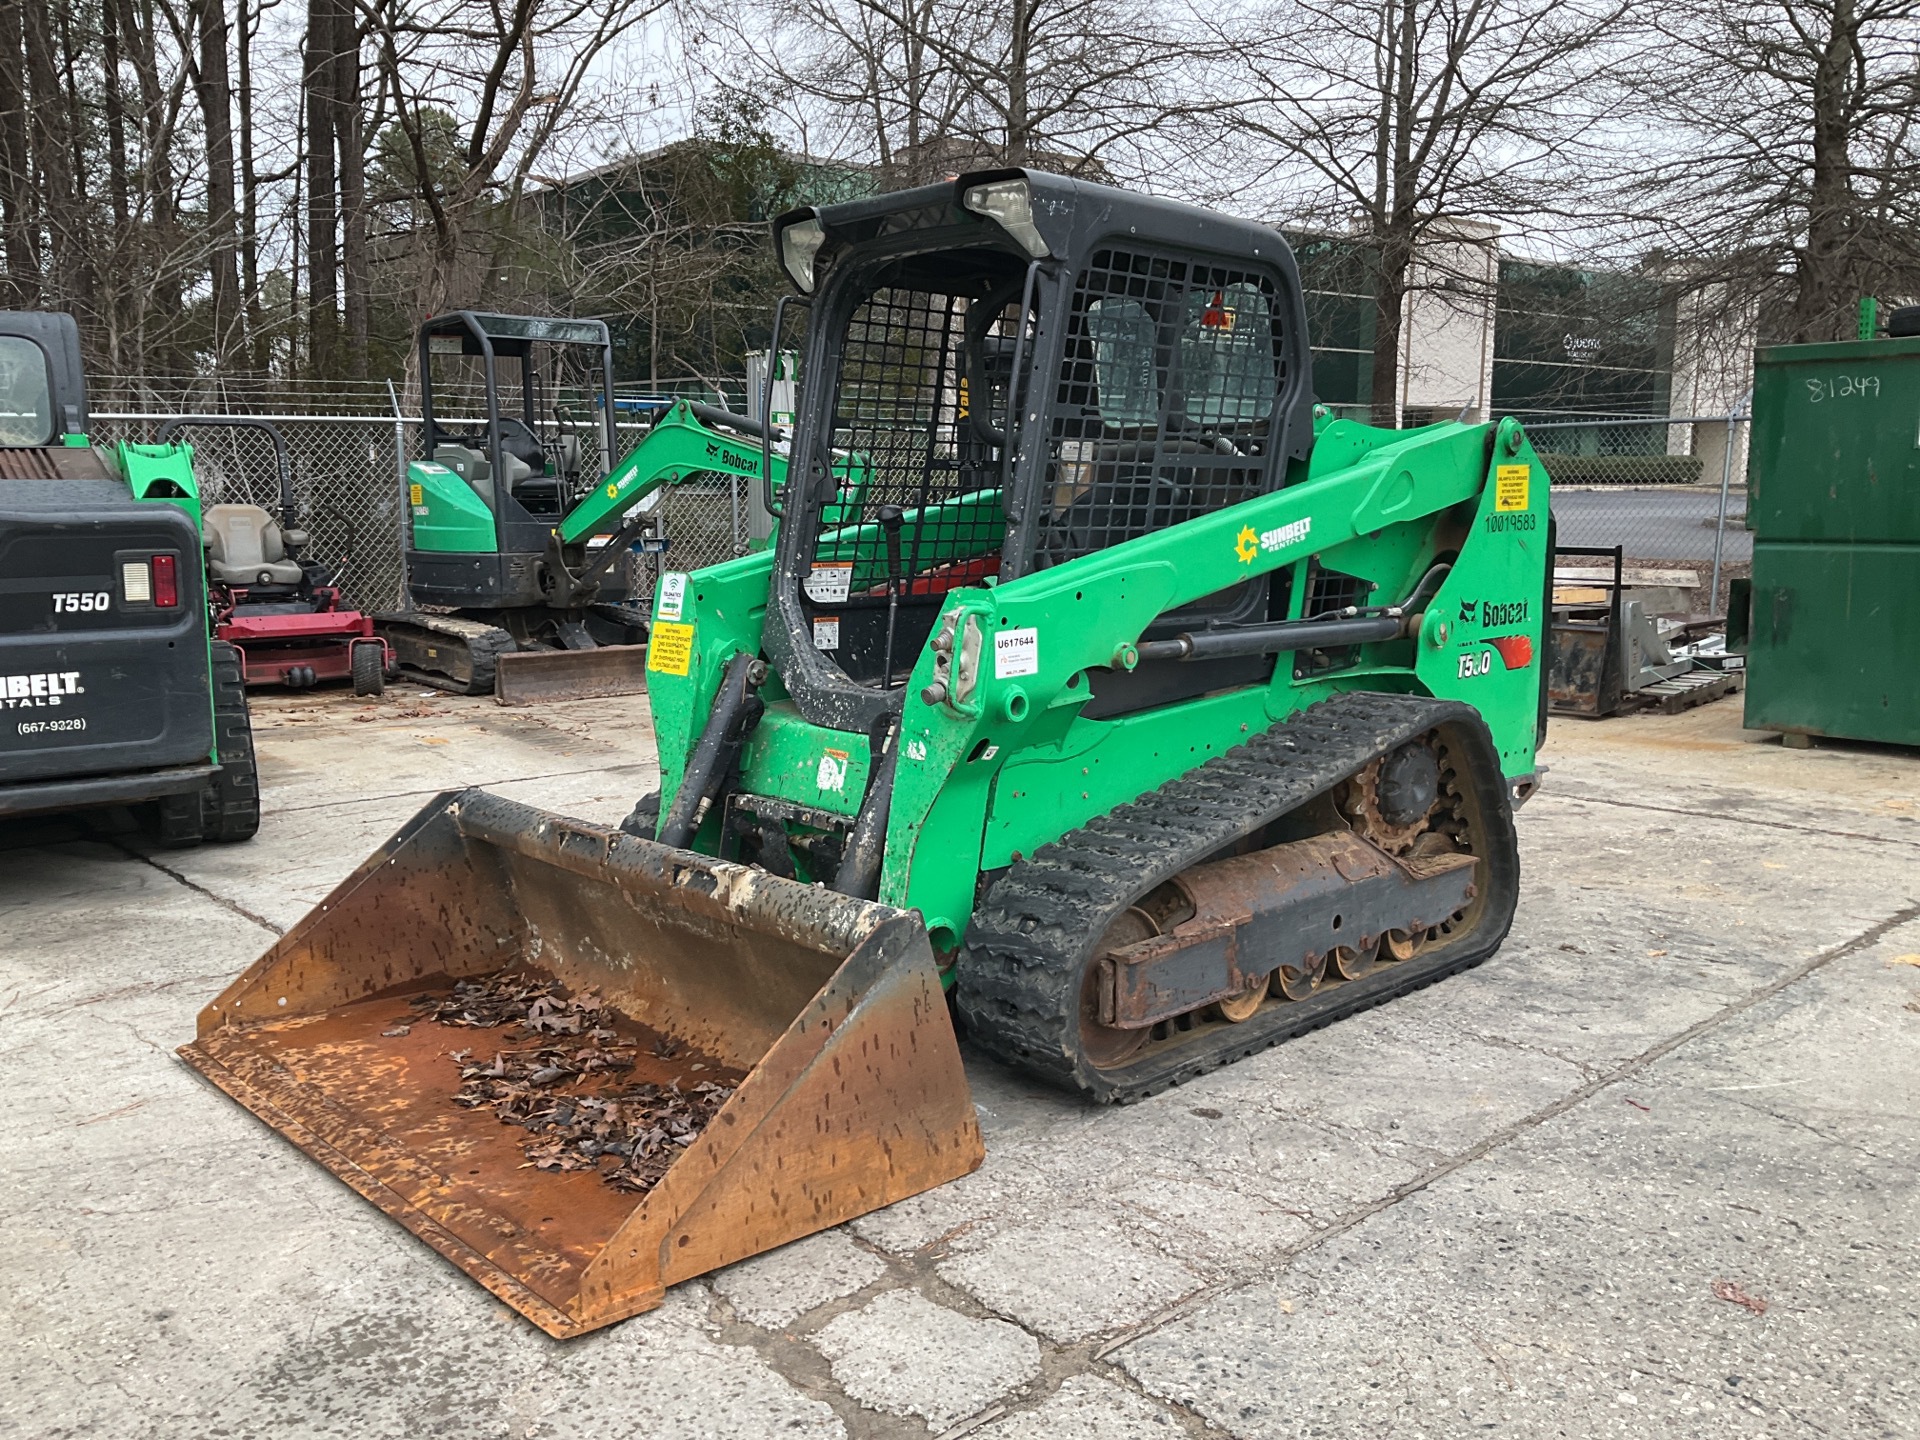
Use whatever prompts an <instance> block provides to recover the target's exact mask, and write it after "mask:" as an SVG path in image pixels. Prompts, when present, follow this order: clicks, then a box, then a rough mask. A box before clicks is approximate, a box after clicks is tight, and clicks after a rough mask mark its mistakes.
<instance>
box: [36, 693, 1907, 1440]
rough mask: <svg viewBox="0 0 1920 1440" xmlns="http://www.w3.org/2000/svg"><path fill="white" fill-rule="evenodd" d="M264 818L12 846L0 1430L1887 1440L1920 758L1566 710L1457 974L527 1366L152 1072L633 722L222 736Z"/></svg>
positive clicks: (593, 813) (635, 754) (603, 795)
mask: <svg viewBox="0 0 1920 1440" xmlns="http://www.w3.org/2000/svg"><path fill="white" fill-rule="evenodd" d="M256 716H257V720H256V724H257V734H258V737H259V748H260V755H261V764H262V772H263V776H264V780H265V794H266V802H267V815H266V823H265V826H264V828H263V829H262V831H261V833H260V835H259V837H258V838H257V839H256V840H254V841H253V842H251V843H250V844H246V845H240V846H231V847H208V848H204V849H199V850H193V851H187V852H166V853H149V852H147V851H146V850H145V849H144V848H143V847H142V846H141V845H139V844H137V843H108V842H104V841H100V840H87V841H75V842H68V843H60V844H44V843H43V844H30V845H23V844H21V842H20V837H19V836H18V835H15V836H13V837H12V840H11V842H9V841H8V839H7V838H6V837H4V836H0V846H4V845H7V844H9V843H11V845H12V847H13V848H9V849H6V850H5V852H4V853H3V854H0V1054H3V1055H4V1057H5V1060H4V1063H5V1074H6V1076H7V1080H8V1087H7V1104H6V1105H5V1106H3V1107H0V1229H3V1230H4V1233H5V1235H6V1237H7V1243H6V1259H5V1263H4V1265H0V1393H4V1394H7V1395H11V1396H12V1397H13V1398H12V1399H11V1400H9V1401H7V1402H6V1403H5V1404H4V1405H0V1436H5V1437H8V1440H14V1437H20V1440H29V1437H30V1440H56V1437H59V1440H69V1437H82V1436H85V1437H122V1436H124V1437H129V1440H132V1437H142V1440H145V1437H175V1436H178V1437H194V1440H197V1437H201V1436H215V1435H226V1436H240V1437H254V1436H272V1437H275V1440H297V1437H314V1436H337V1437H342V1440H347V1437H352V1440H378V1437H394V1440H402V1437H404V1440H418V1437H423V1436H436V1435H438V1436H450V1437H460V1440H467V1437H477V1440H553V1437H569V1436H577V1437H609V1440H612V1437H621V1440H624V1437H631V1436H645V1437H648V1440H931V1437H936V1436H942V1435H948V1434H957V1433H958V1432H959V1431H962V1430H964V1431H965V1432H966V1433H967V1434H968V1436H969V1437H970V1440H1177V1437H1186V1440H1202V1437H1215V1440H1218V1437H1231V1440H1286V1437H1296V1436H1307V1435H1313V1436H1319V1437H1329V1440H1346V1437H1351V1440H1375V1437H1380V1436H1386V1435H1394V1436H1404V1437H1408V1440H1413V1437H1417V1436H1427V1437H1432V1440H1440V1437H1449V1436H1462V1435H1467V1434H1474V1435H1479V1434H1483V1433H1488V1432H1493V1433H1496V1434H1499V1435H1503V1436H1519V1437H1539V1440H1549V1437H1566V1436H1579V1437H1596V1436H1632V1437H1644V1436H1653V1435H1673V1436H1685V1437H1687V1440H1735V1437H1738V1440H1753V1437H1778V1440H1787V1437H1793V1440H1802V1437H1805V1436H1808V1435H1835V1436H1838V1435H1847V1436H1912V1435H1915V1434H1916V1433H1917V1431H1916V1425H1917V1424H1920V1422H1917V1421H1916V1418H1915V1417H1916V1416H1920V1289H1917V1288H1916V1281H1915V1276H1916V1275H1920V1189H1917V1188H1916V1187H1915V1185H1914V1183H1913V1175H1914V1170H1915V1167H1916V1165H1920V968H1916V967H1920V809H1917V807H1920V801H1916V798H1915V797H1916V796H1920V755H1916V754H1914V753H1911V752H1895V751H1890V750H1884V749H1868V748H1864V747H1844V746H1836V747H1828V746H1822V747H1820V748H1816V749H1813V750H1809V751H1789V750H1784V749H1782V748H1781V747H1780V746H1779V745H1778V744H1777V743H1776V742H1774V741H1773V740H1772V739H1771V738H1770V737H1763V736H1759V735H1755V734H1750V733H1746V732H1743V731H1742V730H1741V728H1740V709H1739V701H1738V700H1737V699H1734V700H1726V701H1722V702H1720V703H1718V704H1715V705H1710V706H1707V707H1704V708H1703V709H1700V710H1697V711H1694V712H1692V713H1690V714H1687V715H1682V716H1677V717H1671V718H1662V717H1643V718H1636V719H1631V720H1612V721H1602V722H1597V723H1595V722H1578V721H1573V722H1568V721H1556V722H1555V723H1554V725H1553V727H1552V729H1551V731H1550V733H1549V737H1548V741H1547V746H1546V749H1545V751H1544V752H1543V755H1542V759H1543V761H1544V762H1545V764H1546V766H1547V767H1548V773H1547V774H1546V778H1545V784H1544V787H1543V789H1542V790H1541V791H1540V793H1539V794H1538V795H1537V796H1536V797H1535V798H1534V799H1533V800H1532V801H1531V802H1530V803H1529V804H1528V805H1527V806H1526V808H1525V809H1524V810H1522V811H1521V813H1520V815H1519V817H1518V828H1519V833H1520V840H1521V853H1522V865H1523V887H1522V896H1521V903H1520V907H1519V913H1518V915H1517V917H1516V919H1515V922H1514V926H1513V930H1512V933H1511V935H1510V936H1509V937H1508V940H1507V943H1506V945H1505V947H1504V948H1503V949H1502V950H1501V952H1500V953H1499V954H1498V955H1497V956H1495V957H1494V958H1493V959H1492V960H1491V961H1489V962H1488V963H1487V964H1485V965H1483V966H1482V967H1480V968H1479V969H1477V970H1474V971H1472V972H1470V973H1468V974H1465V975H1461V976H1458V977H1455V978H1453V979H1451V980H1448V981H1446V982H1444V983H1442V984H1440V985H1437V986H1434V987H1432V988H1430V989H1427V990H1424V991H1420V992H1418V993H1416V994H1413V995H1410V996H1408V997H1406V998H1403V999H1401V1000H1396V1001H1394V1002H1393V1003H1392V1004H1390V1005H1388V1006H1386V1007H1385V1008H1383V1009H1380V1010H1376V1011H1373V1012H1370V1013H1368V1014H1366V1015H1363V1016H1360V1017H1357V1018H1355V1019H1351V1020H1347V1021H1344V1022H1342V1023H1340V1024H1338V1025H1335V1026H1333V1027H1331V1028H1329V1029H1327V1030H1323V1031H1319V1032H1317V1033H1315V1034H1312V1035H1309V1036H1306V1037H1304V1038H1302V1039H1300V1040H1297V1041H1294V1042H1291V1043H1289V1044H1286V1045H1283V1046H1281V1047H1279V1048H1277V1049H1274V1050H1271V1051H1267V1052H1265V1053H1263V1054H1260V1055H1257V1056H1255V1057H1253V1058H1251V1059H1248V1060H1244V1061H1241V1062H1240V1063H1238V1064H1234V1065H1231V1066H1228V1067H1227V1068H1225V1069H1223V1070H1221V1071H1218V1072H1216V1073H1214V1074H1211V1075H1208V1076H1205V1077H1203V1078H1201V1079H1199V1080H1196V1081H1194V1082H1193V1083H1191V1084H1188V1085H1185V1086H1182V1087H1180V1088H1178V1089H1176V1090H1174V1091H1172V1092H1170V1093H1168V1094H1165V1095H1161V1096H1156V1097H1154V1098H1153V1099H1151V1100H1148V1101H1145V1102H1142V1103H1140V1104H1137V1105H1131V1106H1127V1107H1124V1108H1116V1109H1092V1108H1089V1107H1087V1106H1085V1105H1083V1104H1081V1103H1079V1102H1077V1101H1075V1100H1072V1099H1069V1098H1066V1097H1063V1096H1061V1095H1058V1094H1055V1093H1053V1092H1050V1091H1048V1090H1046V1089H1045V1088H1043V1087H1041V1086H1039V1085H1036V1084H1034V1083H1033V1082H1031V1081H1029V1080H1027V1079H1025V1078H1024V1077H1022V1076H1020V1075H1017V1074H1013V1073H1011V1072H1009V1071H1007V1070H1005V1069H1004V1068H1002V1067H1000V1066H999V1065H997V1064H995V1063H993V1062H991V1061H989V1060H986V1059H984V1058H981V1057H979V1056H969V1057H968V1059H967V1073H968V1082H969V1084H970V1086H971V1090H972V1099H973V1102H974V1104H975V1106H976V1107H977V1110H978V1113H979V1115H980V1118H981V1123H982V1127H983V1129H984V1131H985V1134H986V1143H987V1160H986V1163H985V1165H984V1167H983V1168H981V1169H980V1170H979V1171H977V1172H976V1173H974V1174H972V1175H970V1176H968V1177H966V1178H965V1179H962V1180H960V1181H957V1182H955V1183H953V1184H950V1185H946V1186H943V1187H941V1188H939V1189H936V1190H933V1191H931V1192H928V1193H926V1194H923V1195H920V1196H917V1197H914V1198H912V1199H909V1200H905V1201H902V1202H900V1203H898V1204H896V1205H894V1206H892V1207H890V1208H888V1209H885V1210H881V1211H878V1212H875V1213H873V1214H870V1215H867V1216H865V1217H864V1218H862V1219H860V1220H857V1221H855V1222H854V1223H852V1224H850V1225H846V1226H842V1227H839V1228H837V1229H834V1230H830V1231H827V1232H824V1233H822V1234H819V1235H816V1236H814V1237H812V1238H810V1239H807V1240H803V1241H801V1242H799V1243H797V1244H795V1245H791V1246H788V1247H787V1248H786V1249H784V1250H781V1251H777V1252H775V1253H773V1254H771V1255H766V1256H762V1257H760V1258H758V1259H755V1260H751V1261H748V1262H746V1263H744V1264H740V1265H735V1266H732V1267H730V1268H728V1269H726V1270H723V1271H720V1272H718V1273H715V1274H712V1275H708V1276H706V1277H703V1278H698V1279H693V1280H689V1281H686V1282H684V1283H682V1284H679V1285H677V1286H675V1287H674V1288H673V1289H671V1290H670V1291H669V1292H668V1294H667V1297H666V1302H665V1304H664V1305H663V1306H662V1307H661V1308H660V1309H658V1310H655V1311H652V1312H650V1313H648V1314H644V1315H641V1316H638V1317H636V1318H634V1319H631V1320H628V1321H626V1322H624V1323H622V1324H619V1325H616V1326H612V1327H610V1328H608V1329H605V1330H601V1331H598V1332H595V1333H593V1334H591V1335H588V1336H586V1337H584V1338H582V1339H577V1340H572V1341H566V1342H558V1341H553V1340H549V1339H548V1338H547V1337H546V1336H545V1335H543V1334H542V1333H540V1332H539V1331H537V1330H536V1329H534V1328H533V1327H532V1326H531V1325H530V1324H528V1323H527V1322H525V1321H523V1320H521V1319H520V1318H519V1317H518V1316H516V1315H515V1314H514V1313H513V1312H512V1311H511V1310H509V1309H507V1308H506V1307H505V1306H504V1305H502V1304H501V1303H500V1302H499V1301H497V1300H496V1299H494V1298H493V1297H492V1296H491V1295H489V1294H488V1293H487V1292H486V1291H485V1290H483V1289H482V1288H481V1287H480V1286H478V1285H477V1284H475V1283H474V1282H472V1281H471V1280H469V1279H468V1278H467V1277H466V1276H465V1275H463V1274H461V1273H460V1272H459V1271H458V1270H456V1269H455V1268H454V1267H453V1266H452V1265H450V1264H449V1263H447V1262H446V1261H445V1260H443V1259H442V1258H441V1257H440V1256H439V1255H437V1254H436V1253H435V1252H434V1251H432V1250H431V1249H429V1248H428V1247H427V1246H426V1245H425V1244H424V1243H422V1242H421V1241H419V1240H417V1239H415V1238H414V1237H413V1236H412V1235H410V1234H408V1233H407V1232H406V1231H404V1230H402V1229H401V1228H400V1227H399V1226H398V1225H396V1224H394V1223H393V1222H392V1221H390V1220H388V1219H387V1218H386V1217H385V1216H384V1215H382V1214H381V1213H380V1212H379V1211H378V1210H377V1209H375V1208H374V1206H372V1205H370V1204H368V1203H367V1202H366V1201H365V1200H363V1199H361V1198H360V1197H359V1196H358V1195H357V1194H355V1193H354V1192H353V1191H352V1190H350V1189H348V1188H347V1187H346V1186H345V1185H343V1184H341V1183H340V1182H339V1181H337V1180H335V1179H334V1178H333V1177H332V1176H331V1175H329V1174H328V1173H327V1172H326V1171H324V1170H323V1169H321V1168H320V1166H318V1165H317V1164H315V1163H313V1162H312V1161H310V1160H309V1159H307V1157H306V1156H305V1155H303V1154H302V1153H301V1152H300V1151H298V1150H296V1149H295V1148H294V1147H293V1145H291V1144H290V1143H288V1142H287V1141H285V1140H283V1139H282V1138H280V1136H278V1135H276V1134H275V1133H273V1132H272V1131H270V1130H269V1129H267V1128H266V1127H265V1126H264V1125H262V1124H261V1123H260V1122H259V1121H258V1120H256V1119H255V1118H254V1117H253V1116H252V1115H250V1114H248V1113H247V1112H245V1111H243V1110H241V1109H240V1108H239V1107H238V1106H236V1105H235V1104H234V1103H233V1102H232V1101H230V1100H229V1099H228V1098H227V1097H226V1096H224V1095H223V1094H221V1093H219V1092H217V1091H215V1090H214V1089H213V1088H211V1087H210V1086H209V1085H208V1084H207V1083H205V1082H204V1081H203V1080H201V1079H200V1078H199V1076H198V1075H197V1074H196V1073H195V1072H193V1071H191V1070H189V1069H188V1068H187V1067H186V1065H184V1064H183V1063H182V1062H181V1061H180V1060H179V1059H177V1058H176V1056H175V1055H174V1047H175V1046H177V1045H179V1044H181V1043H182V1042H183V1041H185V1040H187V1039H188V1038H190V1037H191V1036H192V1035H193V1033H194V1017H195V1014H196V1012H197V1011H198V1010H199V1009H200V1008H201V1007H202V1006H203V1005H205V1004H206V1003H207V1002H208V1001H209V1000H210V999H211V998H213V997H214V996H215V995H217V994H218V993H219V991H220V990H221V989H222V988H223V987H224V986H225V985H226V983H227V982H228V981H229V980H230V979H231V978H232V977H234V976H235V975H237V974H238V973H239V972H240V970H241V969H243V968H244V967H245V966H246V965H248V964H249V963H250V962H251V961H252V960H253V959H254V958H255V957H256V956H257V955H259V953H260V952H261V951H262V950H263V949H264V948H265V947H267V946H268V945H270V944H272V943H273V942H274V941H275V939H276V937H277V936H278V935H279V934H280V933H281V932H282V931H283V930H284V929H285V928H286V927H287V926H289V925H291V924H292V923H293V922H294V921H296V920H297V919H299V918H300V917H301V916H302V915H303V914H304V913H306V911H308V910H309V909H310V908H311V907H312V906H314V905H316V904H317V903H319V902H320V901H321V900H322V899H323V898H324V897H325V896H326V895H327V893H328V891H329V890H330V889H331V888H332V887H333V886H334V884H336V883H337V882H338V881H339V880H340V879H341V878H342V877H344V876H345V875H346V874H347V873H348V872H349V871H350V870H351V869H352V868H353V867H354V866H355V865H356V864H358V863H359V861H360V860H361V859H362V858H363V857H364V856H365V855H367V854H368V853H369V852H371V851H372V850H373V849H374V848H375V846H376V845H378V844H379V843H380V841H381V840H383V839H384V838H385V837H386V836H387V835H389V834H390V833H391V832H392V831H393V830H394V829H395V828H396V827H397V826H399V825H400V824H401V823H402V822H403V821H404V820H405V819H407V817H408V816H410V815H411V814H413V813H414V812H415V811H416V810H417V809H418V808H419V807H420V806H421V805H422V804H424V803H425V802H426V801H427V800H428V799H429V798H430V797H431V796H432V794H433V793H434V792H435V791H437V790H440V789H443V788H450V787H455V786H459V785H464V784H484V785H487V786H488V787H490V788H493V789H497V790H499V791H500V792H502V793H504V794H508V795H510V796H513V797H514V798H517V799H521V800H524V801H527V802H529V803H533V804H539V805H543V806H546V807H549V808H552V809H556V810H560V811H563V812H567V813H571V814H575V815H580V816H584V817H586V818H588V819H591V820H598V821H601V822H607V821H612V820H615V819H617V818H618V817H619V816H621V815H622V814H624V813H625V812H626V810H627V809H628V807H629V806H630V805H631V804H632V802H633V800H634V798H635V797H636V796H637V795H639V794H641V793H643V792H644V791H645V790H647V789H649V788H650V787H652V786H653V785H654V784H655V783H656V771H655V767H654V760H653V753H652V747H651V739H650V735H649V732H648V728H647V724H646V708H645V702H644V699H635V700H618V701H595V702H582V703H579V704H573V705H557V706H552V707H549V708H548V709H546V710H543V711H541V712H538V713H530V712H526V711H514V710H503V709H501V708H499V707H496V706H495V705H493V704H492V703H491V702H490V701H486V700H466V699H458V700H456V699H449V698H446V697H434V698H432V699H422V698H420V697H419V695H418V692H416V691H411V690H410V691H408V692H407V693H405V694H396V695H392V696H390V697H389V698H387V699H385V700H381V701H356V700H354V699H352V698H351V697H349V696H343V695H340V694H338V693H332V694H311V695H308V696H304V697H291V698H289V697H281V698H277V699H264V700H262V701H261V702H259V704H258V707H257V710H256Z"/></svg>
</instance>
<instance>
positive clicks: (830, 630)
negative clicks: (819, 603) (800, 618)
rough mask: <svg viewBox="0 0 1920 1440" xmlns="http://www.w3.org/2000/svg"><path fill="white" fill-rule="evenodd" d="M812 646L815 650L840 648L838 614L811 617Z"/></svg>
mask: <svg viewBox="0 0 1920 1440" xmlns="http://www.w3.org/2000/svg"><path fill="white" fill-rule="evenodd" d="M813 648H814V649H816V650H838V649H839V648H840V617H839V616H838V615H816V616H814V617H813Z"/></svg>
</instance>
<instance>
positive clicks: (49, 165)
mask: <svg viewBox="0 0 1920 1440" xmlns="http://www.w3.org/2000/svg"><path fill="white" fill-rule="evenodd" d="M23 12H24V16H25V20H26V24H25V27H24V28H25V32H26V41H27V89H28V93H29V95H30V96H31V103H30V104H29V106H28V115H27V121H28V131H29V143H30V144H31V146H32V154H33V161H34V168H35V169H36V170H38V171H39V173H40V216H39V217H37V218H39V219H40V220H42V221H43V222H44V224H45V226H46V229H47V231H48V233H49V234H50V236H51V245H50V246H49V253H48V254H47V255H46V256H45V257H43V268H42V270H41V274H42V275H43V276H44V282H43V283H45V284H46V285H47V287H48V289H49V290H50V291H51V294H50V295H49V296H48V297H47V298H48V300H50V301H51V302H52V304H53V305H54V306H56V307H58V308H65V307H66V306H68V305H70V304H71V303H72V298H73V242H74V239H75V238H76V235H77V234H78V233H84V232H79V231H76V229H75V223H74V222H75V221H76V220H77V219H78V218H79V217H78V216H76V215H75V214H74V191H73V166H72V152H71V151H70V150H69V149H68V138H69V137H68V135H67V133H66V132H67V123H66V107H65V106H64V105H63V104H62V103H61V94H60V77H59V75H58V74H57V73H56V72H55V70H54V68H53V61H54V56H55V55H56V54H57V53H58V52H57V50H56V49H55V45H56V41H55V39H54V34H53V25H52V23H51V22H52V16H51V14H50V13H49V10H48V6H47V0H26V4H25V5H24V7H23Z"/></svg>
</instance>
